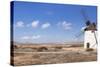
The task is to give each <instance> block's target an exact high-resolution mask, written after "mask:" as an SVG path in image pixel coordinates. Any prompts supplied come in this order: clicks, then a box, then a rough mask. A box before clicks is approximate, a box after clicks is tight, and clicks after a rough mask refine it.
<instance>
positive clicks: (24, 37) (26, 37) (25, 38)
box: [21, 36, 30, 40]
mask: <svg viewBox="0 0 100 67" xmlns="http://www.w3.org/2000/svg"><path fill="white" fill-rule="evenodd" d="M21 39H23V40H27V39H30V37H29V36H23V37H21Z"/></svg>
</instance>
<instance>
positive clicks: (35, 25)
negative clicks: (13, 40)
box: [32, 20, 39, 28]
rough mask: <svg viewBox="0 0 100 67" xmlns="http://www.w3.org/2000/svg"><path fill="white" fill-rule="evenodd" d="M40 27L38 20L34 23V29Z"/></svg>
mask: <svg viewBox="0 0 100 67" xmlns="http://www.w3.org/2000/svg"><path fill="white" fill-rule="evenodd" d="M38 25H39V21H38V20H36V21H33V22H32V27H33V28H36V27H38Z"/></svg>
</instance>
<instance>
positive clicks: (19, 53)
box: [11, 46, 97, 66]
mask: <svg viewBox="0 0 100 67" xmlns="http://www.w3.org/2000/svg"><path fill="white" fill-rule="evenodd" d="M41 47H42V48H41ZM41 47H39V46H38V47H37V46H33V47H32V46H31V47H25V46H24V48H23V47H15V49H14V57H11V58H12V59H13V61H14V62H12V63H13V65H15V66H22V65H36V64H55V63H71V62H88V61H96V60H97V51H96V50H94V51H86V50H85V49H84V48H83V47H80V46H77V47H76V46H75V47H68V46H66V47H65V46H64V47H62V46H52V47H50V46H49V47H48V46H41Z"/></svg>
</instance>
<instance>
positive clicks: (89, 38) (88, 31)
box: [81, 10, 98, 49]
mask: <svg viewBox="0 0 100 67" xmlns="http://www.w3.org/2000/svg"><path fill="white" fill-rule="evenodd" d="M81 13H82V16H83V18H84V21H85V25H86V26H85V27H83V31H84V48H93V49H94V48H97V44H98V41H97V23H95V22H91V21H90V20H89V17H88V15H87V14H86V13H85V11H83V10H82V12H81Z"/></svg>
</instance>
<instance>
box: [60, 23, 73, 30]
mask: <svg viewBox="0 0 100 67" xmlns="http://www.w3.org/2000/svg"><path fill="white" fill-rule="evenodd" d="M58 25H59V26H61V27H62V28H63V29H65V30H70V29H71V28H72V23H69V22H66V21H63V22H61V23H58Z"/></svg>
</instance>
